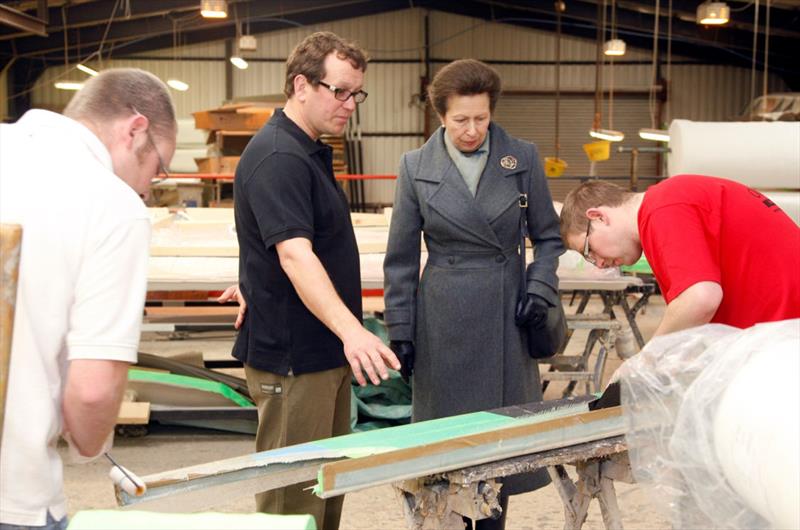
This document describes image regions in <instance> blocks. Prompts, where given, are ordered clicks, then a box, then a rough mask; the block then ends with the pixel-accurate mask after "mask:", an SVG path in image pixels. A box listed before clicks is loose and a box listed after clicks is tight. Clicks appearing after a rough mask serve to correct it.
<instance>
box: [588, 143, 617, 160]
mask: <svg viewBox="0 0 800 530" xmlns="http://www.w3.org/2000/svg"><path fill="white" fill-rule="evenodd" d="M583 150H584V151H585V152H586V156H588V157H589V160H590V161H592V162H600V161H601V160H608V157H609V156H611V142H608V141H606V140H598V141H596V142H590V143H588V144H583Z"/></svg>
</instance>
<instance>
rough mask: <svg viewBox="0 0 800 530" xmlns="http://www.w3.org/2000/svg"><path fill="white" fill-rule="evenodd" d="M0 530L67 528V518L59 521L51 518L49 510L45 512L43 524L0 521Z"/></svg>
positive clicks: (54, 529) (65, 529) (63, 529)
mask: <svg viewBox="0 0 800 530" xmlns="http://www.w3.org/2000/svg"><path fill="white" fill-rule="evenodd" d="M0 530H67V518H66V517H64V518H63V519H61V520H60V521H56V520H55V519H53V516H52V515H50V512H47V522H46V523H45V524H44V526H22V525H16V524H5V523H0Z"/></svg>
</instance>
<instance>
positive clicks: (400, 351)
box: [389, 340, 414, 381]
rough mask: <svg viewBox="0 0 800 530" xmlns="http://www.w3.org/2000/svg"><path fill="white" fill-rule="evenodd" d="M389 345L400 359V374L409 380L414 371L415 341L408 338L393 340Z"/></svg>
mask: <svg viewBox="0 0 800 530" xmlns="http://www.w3.org/2000/svg"><path fill="white" fill-rule="evenodd" d="M389 347H390V348H391V349H392V351H393V352H394V354H395V355H396V356H397V360H398V361H400V375H402V376H403V379H405V380H406V381H408V378H409V377H411V374H412V373H414V343H413V342H411V341H407V340H393V341H391V342H390V343H389Z"/></svg>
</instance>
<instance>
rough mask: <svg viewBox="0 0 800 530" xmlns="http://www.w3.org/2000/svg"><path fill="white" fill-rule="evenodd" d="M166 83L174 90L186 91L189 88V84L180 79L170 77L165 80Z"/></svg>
mask: <svg viewBox="0 0 800 530" xmlns="http://www.w3.org/2000/svg"><path fill="white" fill-rule="evenodd" d="M167 84H168V85H169V86H171V87H172V88H174V89H175V90H180V91H181V92H186V91H187V90H189V85H188V84H186V83H184V82H183V81H181V80H180V79H170V80H168V81H167Z"/></svg>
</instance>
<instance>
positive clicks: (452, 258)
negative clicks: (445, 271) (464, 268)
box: [447, 256, 456, 265]
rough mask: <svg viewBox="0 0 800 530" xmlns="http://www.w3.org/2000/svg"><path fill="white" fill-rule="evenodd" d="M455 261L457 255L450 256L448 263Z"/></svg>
mask: <svg viewBox="0 0 800 530" xmlns="http://www.w3.org/2000/svg"><path fill="white" fill-rule="evenodd" d="M455 262H456V258H455V257H453V256H450V257H449V258H447V263H449V264H450V265H452V264H453V263H455Z"/></svg>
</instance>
